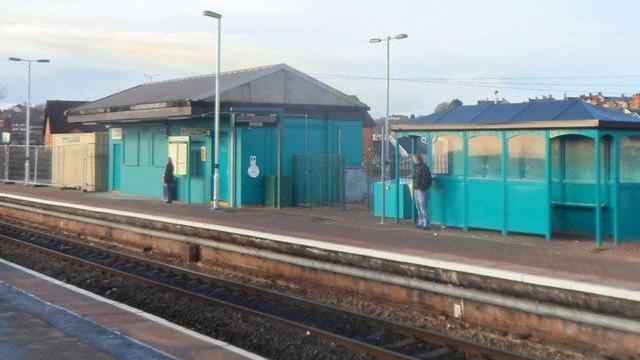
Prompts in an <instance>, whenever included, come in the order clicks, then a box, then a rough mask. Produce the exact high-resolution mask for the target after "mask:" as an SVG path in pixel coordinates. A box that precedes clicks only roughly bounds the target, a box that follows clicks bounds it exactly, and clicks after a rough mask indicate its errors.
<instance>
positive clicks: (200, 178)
mask: <svg viewBox="0 0 640 360" xmlns="http://www.w3.org/2000/svg"><path fill="white" fill-rule="evenodd" d="M204 146H205V144H204V142H192V143H191V144H190V147H189V202H194V203H206V202H207V200H208V199H207V198H206V193H207V192H206V191H205V190H206V186H205V185H206V182H205V174H206V156H207V155H206V154H207V151H206V150H205V151H204V152H203V147H204Z"/></svg>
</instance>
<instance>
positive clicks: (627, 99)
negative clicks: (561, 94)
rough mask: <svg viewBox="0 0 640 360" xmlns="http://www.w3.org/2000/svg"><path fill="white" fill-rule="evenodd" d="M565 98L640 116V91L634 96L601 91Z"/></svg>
mask: <svg viewBox="0 0 640 360" xmlns="http://www.w3.org/2000/svg"><path fill="white" fill-rule="evenodd" d="M565 99H566V100H575V99H580V100H583V101H586V102H587V103H589V104H593V105H598V106H602V107H605V108H608V109H613V110H618V111H620V112H622V113H625V114H629V115H632V116H635V117H639V118H640V93H636V94H634V95H633V96H625V95H624V94H620V96H604V95H603V94H602V93H601V92H599V93H597V94H593V93H589V95H580V96H578V97H566V96H565Z"/></svg>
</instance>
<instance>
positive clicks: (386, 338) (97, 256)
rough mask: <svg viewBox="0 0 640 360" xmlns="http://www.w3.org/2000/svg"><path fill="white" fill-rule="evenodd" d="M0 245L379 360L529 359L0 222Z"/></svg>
mask: <svg viewBox="0 0 640 360" xmlns="http://www.w3.org/2000/svg"><path fill="white" fill-rule="evenodd" d="M0 241H5V242H10V243H13V244H15V245H17V246H21V247H27V248H29V249H30V250H33V251H36V252H39V253H42V254H45V255H47V256H52V257H56V258H59V259H62V260H65V261H69V262H72V263H74V264H76V265H79V266H82V267H86V268H91V269H93V270H96V271H98V272H101V273H104V274H107V275H109V276H115V277H119V278H123V279H125V280H128V281H133V282H135V283H139V284H141V285H142V286H148V287H153V288H156V289H157V290H160V291H169V292H174V293H176V294H178V295H179V296H185V297H188V298H191V299H193V300H196V301H201V302H204V303H206V304H209V305H211V306H216V307H223V308H227V309H229V310H231V311H235V312H239V313H242V314H246V315H248V316H251V317H254V318H259V319H264V320H266V321H272V322H276V323H279V324H282V325H284V326H287V327H290V328H293V329H297V330H300V331H304V332H306V333H307V334H309V335H311V336H314V337H316V338H319V339H321V340H324V341H327V342H331V343H335V344H338V345H341V346H343V347H346V348H349V349H351V350H354V351H357V352H362V353H366V354H369V355H371V356H373V357H376V358H383V359H529V358H528V357H526V356H522V355H519V354H516V353H512V352H509V351H504V350H501V349H494V348H488V347H485V346H483V345H480V344H477V343H473V342H470V341H467V340H463V339H459V338H454V337H450V336H446V335H442V334H439V333H436V332H433V331H430V330H428V329H422V328H416V327H409V326H405V325H401V324H398V323H395V322H391V321H387V320H382V319H378V318H373V317H369V316H366V315H362V314H358V313H354V312H350V311H347V310H344V309H340V308H337V307H333V306H329V305H324V304H319V303H316V302H313V301H309V300H306V299H301V298H298V297H294V296H290V295H285V294H281V293H278V292H275V291H272V290H267V289H262V288H258V287H254V286H251V285H247V284H243V283H238V282H234V281H230V280H227V279H223V278H219V277H215V276H211V275H208V274H203V273H199V272H195V271H191V270H188V269H184V268H180V267H176V266H172V265H168V264H165V263H161V262H158V261H154V260H150V259H146V258H141V257H137V256H133V255H129V254H125V253H122V252H118V251H114V250H111V249H105V248H102V247H98V246H94V245H91V244H87V243H83V242H79V241H76V240H72V239H66V238H63V237H60V236H55V235H51V234H46V233H43V232H40V231H37V230H33V229H28V228H25V227H21V226H17V225H14V224H8V223H4V222H0Z"/></svg>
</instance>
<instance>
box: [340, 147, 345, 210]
mask: <svg viewBox="0 0 640 360" xmlns="http://www.w3.org/2000/svg"><path fill="white" fill-rule="evenodd" d="M338 162H339V165H338V166H339V168H338V171H339V174H340V175H339V178H340V184H339V186H340V201H341V203H342V204H341V205H342V210H346V209H347V201H346V197H347V194H346V189H345V186H346V185H345V182H346V180H345V160H344V155H341V156H340V159H339V160H338Z"/></svg>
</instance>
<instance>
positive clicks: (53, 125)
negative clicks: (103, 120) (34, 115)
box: [42, 100, 107, 146]
mask: <svg viewBox="0 0 640 360" xmlns="http://www.w3.org/2000/svg"><path fill="white" fill-rule="evenodd" d="M86 103H87V101H67V100H47V103H46V104H45V109H44V124H43V127H42V135H43V137H44V144H45V145H46V146H51V145H52V140H53V135H54V134H72V133H93V132H103V131H107V127H106V126H105V125H104V124H101V125H84V124H80V123H71V124H70V123H69V122H68V121H67V115H65V111H67V110H69V109H71V108H74V107H76V106H80V105H83V104H86Z"/></svg>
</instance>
